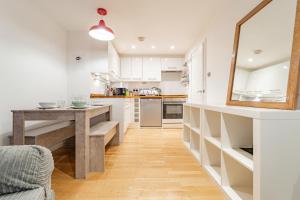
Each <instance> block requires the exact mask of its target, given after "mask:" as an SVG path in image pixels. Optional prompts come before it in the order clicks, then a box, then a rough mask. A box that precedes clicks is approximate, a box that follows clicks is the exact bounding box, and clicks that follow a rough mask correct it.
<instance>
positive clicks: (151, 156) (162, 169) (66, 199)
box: [52, 129, 226, 200]
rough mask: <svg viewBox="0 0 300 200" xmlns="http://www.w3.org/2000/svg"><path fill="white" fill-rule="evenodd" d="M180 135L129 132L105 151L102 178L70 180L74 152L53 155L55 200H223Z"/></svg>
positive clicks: (172, 131) (158, 131) (159, 131)
mask: <svg viewBox="0 0 300 200" xmlns="http://www.w3.org/2000/svg"><path fill="white" fill-rule="evenodd" d="M181 132H182V130H180V129H129V131H128V132H127V135H126V138H125V142H124V143H123V144H121V145H120V146H117V147H110V148H109V149H108V150H107V152H106V155H105V159H106V164H105V167H106V171H105V173H102V174H100V173H94V174H90V175H89V177H88V179H87V180H75V179H74V178H73V176H74V153H73V151H74V150H67V149H60V150H58V151H56V152H54V160H55V166H56V169H55V171H54V174H53V178H52V187H53V189H54V191H55V194H56V199H57V200H89V199H91V200H94V199H95V200H96V199H99V200H112V199H114V200H150V199H151V200H179V199H180V200H188V199H190V200H224V199H226V198H225V196H224V194H223V193H222V192H221V191H220V189H219V188H218V186H217V185H216V184H215V183H214V182H213V180H212V179H211V178H210V177H209V176H208V175H207V173H206V172H205V171H204V169H202V168H201V167H200V166H199V164H198V163H197V161H196V160H195V159H194V158H193V156H192V155H191V154H190V153H189V151H188V150H187V149H186V147H185V146H184V145H183V143H182V140H181Z"/></svg>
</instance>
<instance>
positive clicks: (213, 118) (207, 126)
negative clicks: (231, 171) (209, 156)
mask: <svg viewBox="0 0 300 200" xmlns="http://www.w3.org/2000/svg"><path fill="white" fill-rule="evenodd" d="M203 135H204V139H205V141H207V142H210V143H211V144H212V145H215V146H216V147H217V148H219V149H221V113H219V112H216V111H211V110H204V116H203Z"/></svg>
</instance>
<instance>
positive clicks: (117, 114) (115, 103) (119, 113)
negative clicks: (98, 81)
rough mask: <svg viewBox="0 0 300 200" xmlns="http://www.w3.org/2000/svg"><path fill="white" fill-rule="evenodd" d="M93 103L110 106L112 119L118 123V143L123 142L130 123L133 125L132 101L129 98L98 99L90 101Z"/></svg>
mask: <svg viewBox="0 0 300 200" xmlns="http://www.w3.org/2000/svg"><path fill="white" fill-rule="evenodd" d="M92 101H93V102H94V103H97V104H101V103H107V104H111V105H112V119H111V120H113V121H118V122H119V128H120V142H123V141H124V136H125V134H126V131H127V129H128V127H129V125H130V124H131V123H133V115H134V114H133V110H134V99H131V98H99V99H92Z"/></svg>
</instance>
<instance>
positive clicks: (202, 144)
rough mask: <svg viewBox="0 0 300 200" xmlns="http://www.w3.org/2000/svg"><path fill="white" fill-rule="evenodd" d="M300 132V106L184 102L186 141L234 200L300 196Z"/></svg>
mask: <svg viewBox="0 0 300 200" xmlns="http://www.w3.org/2000/svg"><path fill="white" fill-rule="evenodd" d="M299 130H300V110H297V111H287V110H272V109H259V108H246V107H233V106H218V105H197V104H185V105H184V129H183V140H184V143H185V144H186V146H187V147H188V148H189V149H190V151H191V153H192V154H193V155H194V156H195V157H196V159H197V160H199V163H200V164H201V165H202V166H203V168H204V169H206V170H207V172H208V173H209V174H210V175H211V176H212V178H213V179H214V180H215V181H216V183H217V184H219V185H220V188H222V189H223V191H224V192H225V193H226V194H227V196H228V197H229V198H230V199H233V200H252V199H254V200H282V199H291V200H294V199H299V198H300V158H299V152H300V144H299V142H300V134H299ZM249 148H250V149H253V154H250V153H248V152H246V151H245V150H243V149H249Z"/></svg>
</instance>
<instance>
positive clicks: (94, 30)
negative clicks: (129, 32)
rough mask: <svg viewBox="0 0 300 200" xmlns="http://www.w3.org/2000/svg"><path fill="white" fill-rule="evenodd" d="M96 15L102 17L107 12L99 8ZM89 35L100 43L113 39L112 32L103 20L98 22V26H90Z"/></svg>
mask: <svg viewBox="0 0 300 200" xmlns="http://www.w3.org/2000/svg"><path fill="white" fill-rule="evenodd" d="M98 13H99V14H100V15H103V16H104V15H106V13H107V12H106V10H105V9H103V8H99V9H98ZM89 35H90V36H91V37H92V38H94V39H96V40H102V41H110V40H113V39H114V38H115V35H114V32H113V30H111V28H109V27H107V26H106V24H105V22H104V20H102V19H101V20H100V22H99V24H98V25H95V26H92V27H91V28H90V31H89Z"/></svg>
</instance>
